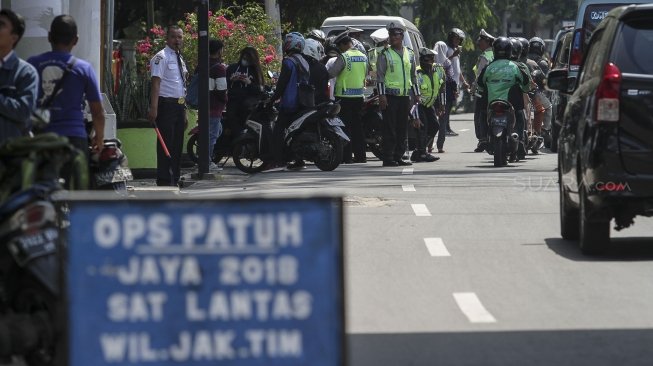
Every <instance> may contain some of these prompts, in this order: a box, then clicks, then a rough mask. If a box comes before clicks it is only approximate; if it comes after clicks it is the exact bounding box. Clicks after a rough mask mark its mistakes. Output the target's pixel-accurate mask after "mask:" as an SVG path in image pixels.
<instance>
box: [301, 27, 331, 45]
mask: <svg viewBox="0 0 653 366" xmlns="http://www.w3.org/2000/svg"><path fill="white" fill-rule="evenodd" d="M305 38H306V39H314V40H316V41H318V42H320V43H322V44H324V40H325V39H326V34H324V32H322V31H321V30H319V29H313V30H312V31H310V32H308V33H307V34H306V37H305Z"/></svg>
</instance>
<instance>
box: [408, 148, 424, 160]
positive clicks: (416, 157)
mask: <svg viewBox="0 0 653 366" xmlns="http://www.w3.org/2000/svg"><path fill="white" fill-rule="evenodd" d="M423 155H425V154H424V153H421V154H420V153H419V152H418V151H417V150H415V151H413V153H412V154H410V161H412V162H414V163H418V162H420V161H422V156H423Z"/></svg>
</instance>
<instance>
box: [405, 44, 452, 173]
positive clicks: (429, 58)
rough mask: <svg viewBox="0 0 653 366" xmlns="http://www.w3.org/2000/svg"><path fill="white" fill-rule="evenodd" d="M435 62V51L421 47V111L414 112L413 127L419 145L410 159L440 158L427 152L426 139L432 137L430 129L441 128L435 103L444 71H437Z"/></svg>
mask: <svg viewBox="0 0 653 366" xmlns="http://www.w3.org/2000/svg"><path fill="white" fill-rule="evenodd" d="M434 64H435V51H433V50H432V49H430V48H426V47H422V48H420V50H419V66H418V67H417V83H418V85H419V90H420V103H419V105H418V108H416V109H417V111H418V112H419V113H417V114H413V117H414V119H413V120H414V121H415V124H414V125H413V127H414V128H415V129H416V130H417V131H416V135H417V144H416V145H417V146H416V149H415V151H413V153H412V154H411V156H410V160H411V161H414V162H420V161H426V162H432V161H436V160H439V159H440V158H439V157H435V156H433V155H431V154H429V153H427V152H426V143H427V142H426V140H427V139H428V138H429V137H430V136H429V135H428V131H433V130H437V129H438V128H439V125H438V119H437V117H436V111H435V105H436V101H437V100H438V97H439V96H440V92H441V88H442V87H443V86H444V73H443V71H442V72H436V69H435V66H434Z"/></svg>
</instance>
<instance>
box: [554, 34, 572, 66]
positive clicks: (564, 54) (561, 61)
mask: <svg viewBox="0 0 653 366" xmlns="http://www.w3.org/2000/svg"><path fill="white" fill-rule="evenodd" d="M572 38H573V32H569V33H567V34H565V35H564V37H562V40H561V41H560V46H559V47H558V49H557V50H556V59H555V63H554V67H555V68H556V69H560V68H566V67H568V66H569V52H570V50H571V39H572Z"/></svg>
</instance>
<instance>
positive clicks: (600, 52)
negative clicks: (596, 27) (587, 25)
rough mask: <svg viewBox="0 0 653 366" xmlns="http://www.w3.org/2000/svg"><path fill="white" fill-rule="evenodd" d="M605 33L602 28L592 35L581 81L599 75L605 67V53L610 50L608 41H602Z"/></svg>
mask: <svg viewBox="0 0 653 366" xmlns="http://www.w3.org/2000/svg"><path fill="white" fill-rule="evenodd" d="M604 33H605V32H603V31H602V30H601V31H598V32H596V33H595V34H594V36H592V41H591V42H590V46H589V50H588V51H587V55H586V56H585V64H584V65H583V70H582V72H581V76H580V80H581V81H580V82H581V83H584V82H585V81H587V80H589V79H590V78H593V77H597V76H598V75H599V73H600V72H601V70H602V69H603V64H604V62H605V57H606V56H605V55H606V53H607V51H608V46H607V42H601V40H602V39H603V36H604Z"/></svg>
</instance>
